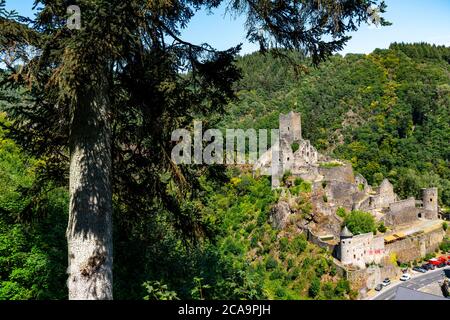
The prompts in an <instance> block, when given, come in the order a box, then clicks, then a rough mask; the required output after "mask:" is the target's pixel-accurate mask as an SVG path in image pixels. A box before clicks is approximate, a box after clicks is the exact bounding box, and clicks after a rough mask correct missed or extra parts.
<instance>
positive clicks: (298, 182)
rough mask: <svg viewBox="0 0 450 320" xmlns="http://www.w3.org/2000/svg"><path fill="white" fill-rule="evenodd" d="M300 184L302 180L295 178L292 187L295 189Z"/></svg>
mask: <svg viewBox="0 0 450 320" xmlns="http://www.w3.org/2000/svg"><path fill="white" fill-rule="evenodd" d="M302 183H303V179H302V178H295V180H294V185H295V186H296V187H298V186H300V185H301V184H302Z"/></svg>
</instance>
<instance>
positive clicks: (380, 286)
mask: <svg viewBox="0 0 450 320" xmlns="http://www.w3.org/2000/svg"><path fill="white" fill-rule="evenodd" d="M375 290H376V291H381V290H383V284H381V283H380V284H378V285H377V286H376V287H375Z"/></svg>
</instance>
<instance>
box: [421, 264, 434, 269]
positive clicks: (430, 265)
mask: <svg viewBox="0 0 450 320" xmlns="http://www.w3.org/2000/svg"><path fill="white" fill-rule="evenodd" d="M422 268H424V269H425V270H428V271H430V270H434V269H436V267H435V266H434V265H433V264H430V263H425V264H424V265H423V266H422Z"/></svg>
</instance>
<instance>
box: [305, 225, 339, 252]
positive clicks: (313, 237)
mask: <svg viewBox="0 0 450 320" xmlns="http://www.w3.org/2000/svg"><path fill="white" fill-rule="evenodd" d="M308 241H309V242H311V243H313V244H315V245H316V246H318V247H320V248H323V249H327V250H329V252H334V249H335V247H336V246H335V245H333V244H330V243H328V242H325V241H322V240H321V239H320V237H319V236H317V235H315V234H314V233H313V232H312V231H311V230H309V229H308Z"/></svg>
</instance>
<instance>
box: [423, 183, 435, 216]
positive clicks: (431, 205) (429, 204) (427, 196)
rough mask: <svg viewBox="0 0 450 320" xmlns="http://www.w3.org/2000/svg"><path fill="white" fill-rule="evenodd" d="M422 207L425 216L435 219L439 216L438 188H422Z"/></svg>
mask: <svg viewBox="0 0 450 320" xmlns="http://www.w3.org/2000/svg"><path fill="white" fill-rule="evenodd" d="M422 201H423V208H424V209H425V210H426V213H425V214H426V218H427V219H430V220H437V219H438V218H439V214H438V213H439V206H438V189H437V188H428V189H422Z"/></svg>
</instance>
